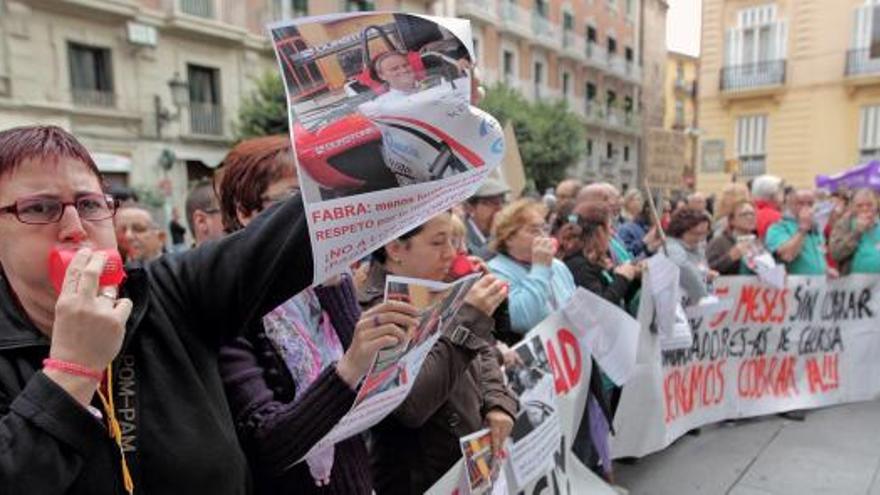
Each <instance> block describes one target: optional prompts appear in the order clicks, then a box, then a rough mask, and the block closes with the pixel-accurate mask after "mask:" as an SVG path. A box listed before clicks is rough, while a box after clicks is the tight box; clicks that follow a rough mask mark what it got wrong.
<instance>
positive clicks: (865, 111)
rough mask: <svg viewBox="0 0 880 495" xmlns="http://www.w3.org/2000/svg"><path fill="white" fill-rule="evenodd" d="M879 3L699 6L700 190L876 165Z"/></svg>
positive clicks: (802, 182) (808, 181) (781, 1)
mask: <svg viewBox="0 0 880 495" xmlns="http://www.w3.org/2000/svg"><path fill="white" fill-rule="evenodd" d="M878 28H880V3H878V2H877V1H876V0H776V1H772V2H768V1H743V0H736V1H734V0H705V1H704V3H703V33H702V60H701V67H700V96H699V114H700V116H699V121H700V127H701V130H702V131H703V135H702V136H701V155H702V156H701V159H700V167H699V169H698V187H699V188H700V189H705V190H708V191H717V190H718V189H719V188H720V187H721V185H722V184H723V183H725V182H727V181H729V180H730V177H731V173H733V172H736V173H737V174H738V175H739V176H740V177H741V178H742V179H747V178H748V177H751V176H755V175H757V174H761V173H772V174H776V175H779V176H782V177H784V178H785V179H786V180H787V181H788V182H789V183H791V184H794V185H796V186H810V185H812V184H814V179H815V176H816V175H817V174H820V173H834V172H837V171H840V170H843V169H845V168H848V167H851V166H853V165H855V164H857V163H859V162H861V161H864V160H867V159H870V158H873V157H877V156H880V50H878V47H880V38H878V37H877V36H878V34H877V33H880V29H878Z"/></svg>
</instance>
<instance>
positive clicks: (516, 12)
mask: <svg viewBox="0 0 880 495" xmlns="http://www.w3.org/2000/svg"><path fill="white" fill-rule="evenodd" d="M498 13H499V14H500V16H501V27H502V28H504V29H507V30H508V31H512V32H514V33H517V34H519V35H520V36H524V37H528V36H531V35H532V27H531V26H530V25H529V11H528V10H526V9H525V8H523V7H520V6H519V5H516V4H515V3H512V2H511V1H510V0H502V1H501V4H500V5H499V8H498Z"/></svg>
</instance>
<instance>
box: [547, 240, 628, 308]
mask: <svg viewBox="0 0 880 495" xmlns="http://www.w3.org/2000/svg"><path fill="white" fill-rule="evenodd" d="M565 264H566V266H568V269H569V270H571V275H572V277H573V278H574V283H575V285H577V286H578V287H583V288H584V289H587V290H588V291H590V292H592V293H593V294H596V295H597V296H599V297H601V298H603V299H605V300H607V301H610V302H612V303H614V304H616V305H618V306H620V307H622V308H623V309H624V310H625V309H626V305H627V303H628V302H629V300H630V299H632V298H633V296H634V295H635V292H636V291H637V290H638V288H639V284H638V283H634V282H632V281H630V280H628V279H627V278H626V277H624V276H623V275H619V274H617V273H614V272H613V271H607V273H608V275H607V276H606V275H605V273H606V270H605V269H604V268H603V267H601V266H599V265H597V264H595V263H592V262H590V261H589V260H587V258H586V257H585V256H584V255H583V254H581V253H578V254H575V255H573V256H569V257H568V258H566V259H565Z"/></svg>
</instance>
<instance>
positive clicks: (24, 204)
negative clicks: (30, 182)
mask: <svg viewBox="0 0 880 495" xmlns="http://www.w3.org/2000/svg"><path fill="white" fill-rule="evenodd" d="M118 205H119V203H118V202H117V201H116V200H115V199H113V197H112V196H110V195H107V194H97V193H95V194H83V195H80V196H77V198H76V199H74V200H73V201H61V200H60V199H58V198H53V197H51V196H33V197H28V198H21V199H18V200H16V201H15V203H13V204H11V205H8V206H4V207H2V208H0V213H11V214H13V215H15V218H16V219H17V220H18V221H19V222H21V223H26V224H29V225H46V224H50V223H56V222H58V221H60V220H61V217H62V216H64V210H65V209H66V208H67V207H68V206H73V207H74V208H76V212H77V213H78V214H79V217H80V218H81V219H83V220H88V221H91V222H96V221H99V220H107V219H109V218H113V215H115V214H116V208H117V207H118Z"/></svg>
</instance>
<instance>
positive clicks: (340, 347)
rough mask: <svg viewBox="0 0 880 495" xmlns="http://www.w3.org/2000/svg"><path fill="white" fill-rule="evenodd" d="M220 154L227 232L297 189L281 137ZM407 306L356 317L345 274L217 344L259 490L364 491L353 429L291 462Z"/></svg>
mask: <svg viewBox="0 0 880 495" xmlns="http://www.w3.org/2000/svg"><path fill="white" fill-rule="evenodd" d="M223 163H224V168H223V176H222V180H221V181H220V183H219V186H218V191H219V194H220V202H221V204H222V205H223V208H224V210H223V212H222V213H223V218H224V219H226V220H227V224H226V228H227V229H228V230H229V231H230V232H234V231H237V230H241V229H243V228H244V227H246V226H247V225H248V224H250V223H251V222H252V221H253V220H254V218H255V217H256V216H257V215H258V214H259V213H261V212H262V211H264V210H265V209H267V208H269V207H270V206H272V204H275V203H277V202H280V201H283V200H284V199H286V198H288V197H290V196H291V195H296V194H298V184H299V183H298V180H297V176H296V167H295V165H294V162H293V154H292V151H291V149H290V140H289V139H288V138H287V136H284V135H279V136H269V137H263V138H256V139H250V140H246V141H243V142H241V143H239V144H238V145H236V147H235V148H233V149H232V151H230V152H229V154H228V155H227V157H226V159H225V160H224V161H223ZM232 219H235V220H236V221H235V222H233V221H232ZM415 314H416V310H415V308H412V307H411V306H409V305H407V304H403V303H396V302H394V303H388V304H381V305H378V306H376V307H375V308H373V310H371V311H369V312H367V313H366V314H364V315H363V317H362V318H360V321H358V317H359V316H360V308H359V306H358V302H357V298H356V297H355V292H354V286H353V284H352V282H351V279H350V278H349V277H348V276H347V275H345V276H342V277H339V278H338V279H337V280H336V281H335V282H333V283H329V284H326V285H323V286H317V287H313V288H308V289H306V290H305V291H303V292H300V293H299V294H297V295H296V296H294V297H292V298H290V299H288V300H287V301H285V302H284V303H282V304H281V305H280V306H278V307H277V308H275V309H273V310H272V311H271V312H269V313H268V314H266V315H265V316H263V317H262V318H261V319H257V320H255V321H254V322H252V323H251V324H250V326H249V327H250V328H249V329H248V331H247V332H246V333H245V335H244V336H242V337H239V338H237V339H235V340H234V341H233V342H231V343H229V344H227V345H225V346H224V347H223V348H222V349H221V351H220V365H219V366H220V374H221V377H222V378H223V383H224V385H225V387H226V395H227V398H228V399H229V405H230V409H231V410H232V415H233V419H234V420H235V424H236V425H237V430H238V436H239V439H240V440H241V443H242V446H243V447H244V450H245V453H246V454H247V456H248V461H249V463H250V466H251V469H252V471H253V473H254V482H255V485H256V491H257V493H265V494H274V493H278V494H281V493H290V492H291V490H295V491H296V492H297V493H326V492H327V491H330V492H336V493H353V494H357V493H362V494H369V493H371V492H372V489H373V485H372V479H371V476H370V469H369V457H368V455H367V447H366V444H365V442H364V440H363V438H361V437H360V436H354V437H352V438H349V439H348V440H345V441H342V442H340V443H338V444H336V445H335V446H333V447H330V448H327V449H324V450H321V451H318V452H316V453H314V454H312V455H311V456H309V457H308V458H307V459H306V462H302V463H299V464H297V461H299V460H300V459H302V458H303V456H305V455H306V454H307V453H308V452H309V450H310V449H311V448H312V447H313V446H314V445H315V443H317V441H318V440H320V439H321V438H322V437H323V436H324V435H326V434H327V433H328V432H329V431H330V430H331V429H332V428H333V426H335V424H336V423H338V422H339V420H340V419H341V418H342V416H344V415H345V414H346V413H347V412H348V411H349V410H350V409H351V407H352V405H353V404H354V399H355V396H356V393H355V390H356V388H357V385H358V383H359V381H360V379H361V377H363V375H364V374H365V373H366V372H367V368H368V367H369V366H370V365H371V364H372V361H373V359H374V358H375V354H376V352H377V351H378V349H379V348H381V347H385V346H388V345H394V344H396V343H397V342H398V341H399V340H401V339H402V338H403V336H404V333H403V330H402V328H405V327H407V326H410V325H415V324H416V323H417V321H416V319H415V318H414V315H415ZM379 323H381V324H379ZM315 411H320V412H321V414H315Z"/></svg>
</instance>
